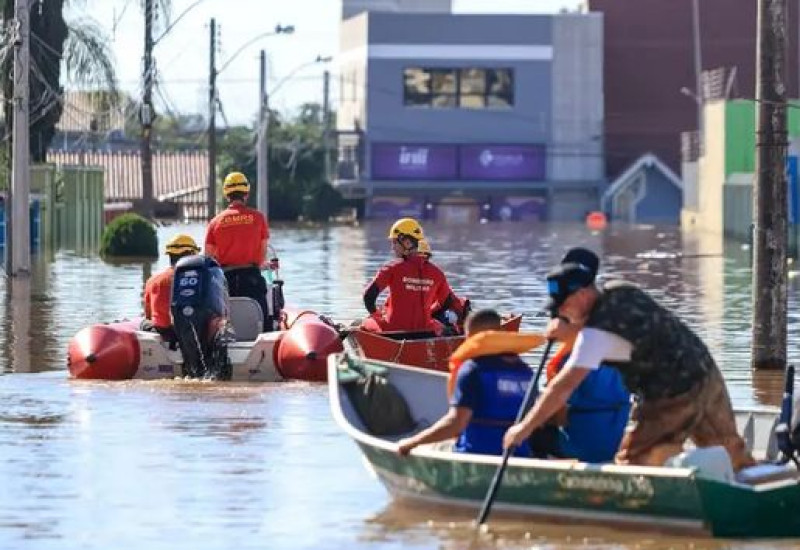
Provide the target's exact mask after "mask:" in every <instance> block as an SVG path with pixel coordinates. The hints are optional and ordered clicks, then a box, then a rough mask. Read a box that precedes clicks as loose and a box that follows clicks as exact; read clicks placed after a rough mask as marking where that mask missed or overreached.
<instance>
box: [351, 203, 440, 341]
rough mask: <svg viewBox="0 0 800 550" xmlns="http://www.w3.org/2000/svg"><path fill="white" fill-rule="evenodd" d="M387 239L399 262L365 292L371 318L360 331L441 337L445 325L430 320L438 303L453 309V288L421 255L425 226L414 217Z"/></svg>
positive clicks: (380, 273) (396, 227) (403, 221)
mask: <svg viewBox="0 0 800 550" xmlns="http://www.w3.org/2000/svg"><path fill="white" fill-rule="evenodd" d="M388 238H389V241H390V242H391V244H392V251H393V252H394V254H395V256H396V257H397V259H395V260H393V261H391V262H389V263H387V264H385V265H384V266H383V267H381V269H380V270H379V271H378V274H377V275H375V278H374V279H373V280H372V282H371V283H370V284H369V286H368V287H367V289H366V290H365V291H364V307H366V308H367V311H368V312H369V313H370V317H368V318H367V319H365V320H364V321H363V322H362V323H361V328H362V329H364V330H369V331H372V332H400V331H402V332H429V333H430V332H432V333H434V334H440V333H441V332H442V326H441V324H440V323H438V322H437V321H435V320H434V319H432V318H431V307H432V306H433V304H434V303H435V302H438V303H440V304H442V305H441V307H442V308H443V309H446V308H447V307H449V306H450V301H449V299H448V291H449V289H450V285H448V284H447V278H446V277H445V276H444V273H442V270H441V269H439V268H438V267H436V266H435V265H434V264H433V263H431V262H429V261H428V260H426V259H425V258H424V257H423V256H421V255H419V254H418V246H419V241H420V240H421V239H422V238H424V235H423V232H422V226H420V224H419V222H417V221H416V220H414V219H412V218H403V219H400V220H397V221H396V222H395V223H394V225H392V227H391V229H390V230H389V237H388ZM387 288H388V289H389V298H388V299H387V300H386V304H385V305H384V307H383V309H382V310H381V309H378V307H377V305H376V302H377V299H378V296H379V295H380V293H381V292H383V291H384V290H385V289H387Z"/></svg>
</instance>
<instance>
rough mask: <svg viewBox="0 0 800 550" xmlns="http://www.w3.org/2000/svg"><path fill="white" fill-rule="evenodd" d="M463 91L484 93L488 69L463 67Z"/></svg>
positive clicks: (475, 93)
mask: <svg viewBox="0 0 800 550" xmlns="http://www.w3.org/2000/svg"><path fill="white" fill-rule="evenodd" d="M460 76H461V93H462V94H464V95H473V94H474V95H483V94H485V93H486V71H485V70H484V69H461V75H460Z"/></svg>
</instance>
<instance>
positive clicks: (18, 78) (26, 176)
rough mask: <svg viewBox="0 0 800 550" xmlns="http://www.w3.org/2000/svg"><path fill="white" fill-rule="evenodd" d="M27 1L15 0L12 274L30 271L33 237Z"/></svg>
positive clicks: (7, 240)
mask: <svg viewBox="0 0 800 550" xmlns="http://www.w3.org/2000/svg"><path fill="white" fill-rule="evenodd" d="M28 4H29V2H28V0H16V4H15V5H14V18H15V21H14V23H15V27H16V29H15V31H16V34H15V36H14V96H13V97H14V99H13V101H14V106H13V109H14V112H13V122H12V123H13V125H14V130H13V145H12V147H13V149H12V154H13V160H12V164H11V220H9V222H10V223H8V227H9V228H10V231H9V233H10V235H7V237H6V243H7V246H9V247H10V250H9V253H8V256H7V257H8V258H10V262H9V263H10V264H11V265H10V266H6V272H7V273H8V274H10V275H11V276H12V277H17V276H26V275H29V274H30V271H31V236H30V216H31V212H30V202H29V200H30V199H29V194H30V181H31V178H30V136H29V124H30V120H29V116H30V104H29V97H28V95H29V92H30V91H29V89H28V76H29V71H30V41H29V39H30V19H29V15H30V12H29V10H30V8H29V7H28Z"/></svg>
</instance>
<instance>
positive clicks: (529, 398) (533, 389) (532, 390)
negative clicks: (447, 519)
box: [478, 340, 553, 526]
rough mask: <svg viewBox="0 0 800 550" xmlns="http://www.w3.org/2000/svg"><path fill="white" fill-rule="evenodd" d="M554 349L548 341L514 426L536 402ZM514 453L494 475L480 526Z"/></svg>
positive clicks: (480, 518)
mask: <svg viewBox="0 0 800 550" xmlns="http://www.w3.org/2000/svg"><path fill="white" fill-rule="evenodd" d="M552 347H553V340H548V341H547V346H545V348H544V354H542V362H541V363H539V369H538V370H537V371H536V376H534V378H533V381H532V382H531V384H530V386H528V391H526V392H525V397H524V398H523V399H522V405H521V406H520V408H519V411H518V412H517V419H516V420H515V421H514V424H519V422H520V421H521V420H522V418H523V417H524V416H525V413H527V412H528V409H529V408H530V406H531V405H532V404H533V401H534V400H535V396H536V393H537V391H538V388H539V377H540V376H541V375H542V370H544V366H545V364H546V363H547V357H548V356H549V355H550V349H551V348H552ZM512 452H514V447H509V448H508V449H506V450H505V451H504V452H503V460H502V462H500V466H498V468H497V471H496V472H495V473H494V478H492V484H491V485H489V491H488V492H487V493H486V498H485V499H484V500H483V506H481V511H480V513H479V514H478V526H481V525H483V523H484V522H485V521H486V518H487V517H489V512H490V511H491V509H492V504H493V503H494V497H495V496H496V495H497V490H498V489H499V488H500V482H502V481H503V474H504V473H505V471H506V466H508V459H509V457H510V456H511V453H512Z"/></svg>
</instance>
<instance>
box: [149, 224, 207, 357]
mask: <svg viewBox="0 0 800 550" xmlns="http://www.w3.org/2000/svg"><path fill="white" fill-rule="evenodd" d="M199 252H200V248H198V246H197V243H195V242H194V239H193V238H191V237H190V236H189V235H184V234H180V235H175V236H174V237H172V238H171V239H170V240H169V242H168V243H167V246H166V247H165V254H167V255H168V256H169V267H168V268H166V269H165V270H163V271H161V272H160V273H156V274H155V275H153V276H152V277H150V278H149V279H148V280H147V282H146V283H145V285H144V319H143V320H142V324H141V329H142V330H146V331H151V332H157V333H159V334H160V335H161V336H162V338H164V340H166V341H168V342H175V341H177V338H176V335H175V330H174V329H173V327H172V316H171V315H170V300H171V298H172V280H173V278H174V277H175V264H177V263H178V260H180V259H181V258H183V257H184V256H192V255H194V254H198V253H199Z"/></svg>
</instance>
